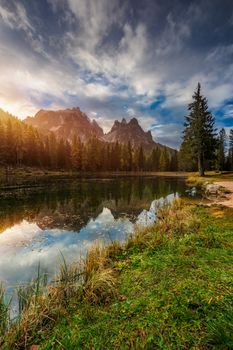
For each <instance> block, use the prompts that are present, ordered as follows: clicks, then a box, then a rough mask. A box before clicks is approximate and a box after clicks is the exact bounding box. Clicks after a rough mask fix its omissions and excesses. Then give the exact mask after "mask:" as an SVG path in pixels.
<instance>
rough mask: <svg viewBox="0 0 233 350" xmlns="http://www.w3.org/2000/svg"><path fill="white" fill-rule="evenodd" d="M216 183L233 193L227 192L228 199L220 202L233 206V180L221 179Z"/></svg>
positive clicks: (219, 202)
mask: <svg viewBox="0 0 233 350" xmlns="http://www.w3.org/2000/svg"><path fill="white" fill-rule="evenodd" d="M216 185H220V186H222V187H224V188H226V189H227V190H229V191H231V193H229V194H226V199H224V200H220V201H218V204H222V205H225V206H226V207H229V208H233V181H220V182H216Z"/></svg>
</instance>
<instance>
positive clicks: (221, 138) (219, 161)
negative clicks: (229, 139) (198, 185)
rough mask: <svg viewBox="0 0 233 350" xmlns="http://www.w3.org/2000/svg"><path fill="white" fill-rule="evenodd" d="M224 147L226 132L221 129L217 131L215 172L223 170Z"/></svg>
mask: <svg viewBox="0 0 233 350" xmlns="http://www.w3.org/2000/svg"><path fill="white" fill-rule="evenodd" d="M225 146H226V131H225V129H224V128H222V129H221V130H220V131H219V136H218V147H217V170H220V171H222V170H224V169H225V165H226V157H225Z"/></svg>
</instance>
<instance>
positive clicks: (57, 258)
mask: <svg viewBox="0 0 233 350" xmlns="http://www.w3.org/2000/svg"><path fill="white" fill-rule="evenodd" d="M173 199H174V194H171V195H169V196H167V197H166V198H160V199H159V200H154V201H153V202H152V203H151V206H150V209H149V210H143V211H142V212H141V213H140V214H139V216H138V218H137V220H136V225H139V226H148V225H151V224H153V223H154V222H155V220H156V210H157V208H158V206H161V205H162V204H164V202H171V201H172V200H173ZM133 230H134V224H133V223H132V222H131V221H130V220H129V219H128V218H126V217H122V218H119V219H115V218H114V216H113V215H112V213H111V211H110V210H109V209H108V208H104V209H103V211H102V213H101V214H99V216H98V217H97V218H96V219H90V220H89V222H88V223H87V225H86V226H84V227H83V228H82V229H81V230H80V231H79V232H74V231H68V230H59V229H47V230H42V229H40V228H39V226H38V225H37V224H35V223H29V222H27V221H25V220H23V221H22V222H21V224H17V225H15V226H13V227H12V228H10V229H7V230H6V231H5V232H4V233H3V234H1V236H0V256H1V259H0V281H5V283H6V285H8V286H11V285H14V284H17V283H20V282H27V281H29V280H31V279H32V278H34V277H35V276H36V273H37V269H38V264H39V263H40V267H41V270H42V271H46V272H48V273H49V274H50V275H51V276H53V275H54V273H55V272H56V271H57V270H58V268H59V265H60V262H61V252H62V254H63V256H64V257H65V259H66V261H67V262H68V263H70V262H73V261H75V260H78V259H79V258H80V256H81V255H84V254H85V252H87V250H88V249H89V248H90V246H92V245H93V243H94V241H96V240H99V241H101V242H109V241H115V240H118V241H124V240H125V239H126V237H127V236H128V235H129V234H130V233H132V232H133Z"/></svg>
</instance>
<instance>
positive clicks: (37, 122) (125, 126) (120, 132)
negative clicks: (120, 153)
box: [24, 107, 173, 151]
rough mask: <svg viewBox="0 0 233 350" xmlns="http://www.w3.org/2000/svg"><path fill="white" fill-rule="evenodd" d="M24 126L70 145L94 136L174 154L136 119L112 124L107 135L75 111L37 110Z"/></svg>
mask: <svg viewBox="0 0 233 350" xmlns="http://www.w3.org/2000/svg"><path fill="white" fill-rule="evenodd" d="M24 122H25V123H26V124H28V125H31V126H33V127H35V128H37V129H38V130H39V131H40V132H41V133H43V134H48V133H50V132H51V131H52V132H53V133H54V134H55V135H56V136H57V137H59V138H63V139H64V140H68V141H71V140H72V138H73V137H74V135H76V136H77V137H80V139H81V141H82V142H86V141H87V140H88V139H89V138H91V137H93V136H95V137H97V138H98V139H100V140H102V141H105V142H109V143H113V142H119V143H120V144H127V143H128V142H129V141H130V142H131V144H132V146H133V147H139V146H141V145H142V146H143V148H145V149H148V150H149V149H153V148H154V147H160V148H164V147H166V148H167V149H168V150H170V151H173V150H172V149H171V148H169V147H167V146H163V145H160V144H159V143H156V142H155V141H154V140H153V138H152V135H151V132H150V131H147V132H146V131H144V130H143V129H142V127H141V126H140V125H139V123H138V120H137V119H136V118H132V119H131V120H130V121H129V122H127V121H126V120H125V119H124V118H123V119H122V121H118V120H115V122H114V124H113V126H112V128H111V130H110V131H109V132H108V133H106V134H104V132H103V129H102V128H101V127H100V126H99V125H98V123H97V122H96V121H95V120H91V119H90V118H89V117H88V116H87V115H86V114H85V113H83V112H82V111H81V110H80V108H78V107H77V108H72V109H70V108H69V109H65V110H58V111H50V110H40V111H39V112H38V113H36V115H35V116H34V117H28V118H26V119H25V120H24Z"/></svg>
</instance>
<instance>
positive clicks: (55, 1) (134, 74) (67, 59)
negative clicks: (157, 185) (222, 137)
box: [0, 0, 233, 147]
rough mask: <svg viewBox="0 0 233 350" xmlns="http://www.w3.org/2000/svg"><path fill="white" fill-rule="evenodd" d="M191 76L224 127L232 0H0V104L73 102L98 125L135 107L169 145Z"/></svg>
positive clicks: (229, 92) (31, 106)
mask: <svg viewBox="0 0 233 350" xmlns="http://www.w3.org/2000/svg"><path fill="white" fill-rule="evenodd" d="M198 82H200V83H201V85H202V92H203V94H204V95H205V96H206V97H207V98H208V103H209V108H210V110H211V111H212V113H213V114H214V116H215V117H216V125H217V127H218V128H221V127H225V128H226V130H227V132H228V131H229V130H230V128H231V127H233V1H232V0H195V1H190V0H163V1H160V0H143V1H141V0H111V1H110V0H40V1H38V0H30V1H29V0H0V108H2V109H4V110H7V111H8V112H10V113H12V114H14V115H16V116H18V117H19V118H21V119H23V118H25V117H27V116H33V115H35V113H36V112H37V111H38V110H40V109H63V108H71V107H80V108H81V110H83V111H84V112H86V113H87V115H88V116H89V117H90V118H91V119H93V118H94V119H96V121H97V122H98V123H99V124H100V125H101V126H102V127H103V129H104V131H105V132H107V131H108V130H109V129H110V128H111V126H112V124H113V122H114V120H116V119H122V118H126V119H130V118H132V117H137V118H138V120H139V122H140V124H141V125H142V126H143V128H144V129H145V130H151V132H152V135H153V137H154V139H155V141H157V142H160V143H163V144H167V145H169V146H171V147H179V145H180V143H181V135H182V129H183V123H184V116H185V115H186V114H187V104H188V103H189V102H190V101H191V99H192V94H193V91H194V89H195V88H196V86H197V83H198Z"/></svg>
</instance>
